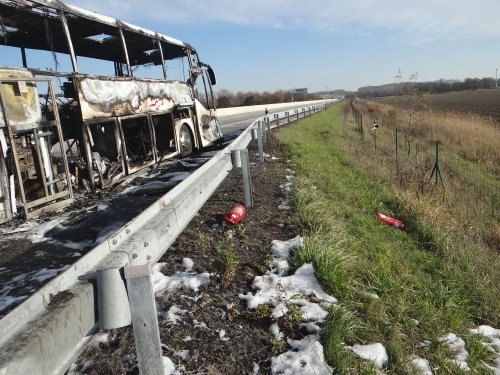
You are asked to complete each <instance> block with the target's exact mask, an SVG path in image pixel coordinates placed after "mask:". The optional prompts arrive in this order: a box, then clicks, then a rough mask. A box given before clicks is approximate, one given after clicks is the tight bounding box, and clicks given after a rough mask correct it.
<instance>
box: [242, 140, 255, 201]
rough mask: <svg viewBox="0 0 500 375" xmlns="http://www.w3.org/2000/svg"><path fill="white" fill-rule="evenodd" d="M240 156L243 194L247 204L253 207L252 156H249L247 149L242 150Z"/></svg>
mask: <svg viewBox="0 0 500 375" xmlns="http://www.w3.org/2000/svg"><path fill="white" fill-rule="evenodd" d="M240 158H241V169H242V172H243V195H244V196H245V206H247V207H253V197H252V177H251V175H250V158H249V157H248V150H247V149H244V150H241V151H240Z"/></svg>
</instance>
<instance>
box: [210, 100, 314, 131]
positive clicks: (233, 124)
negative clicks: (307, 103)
mask: <svg viewBox="0 0 500 375" xmlns="http://www.w3.org/2000/svg"><path fill="white" fill-rule="evenodd" d="M303 106H304V104H303V103H300V102H299V103H295V104H291V105H290V106H287V107H285V108H283V107H282V108H276V109H270V110H269V114H270V115H271V114H274V113H279V112H285V111H290V110H292V111H293V110H294V109H296V108H301V107H303ZM261 116H264V111H262V110H260V111H252V112H246V113H239V114H236V115H228V116H224V115H222V116H220V117H219V126H220V128H221V131H222V133H223V134H226V133H229V132H232V131H234V130H238V129H246V128H247V127H248V126H249V125H250V124H251V123H252V122H253V121H254V120H255V119H256V118H258V117H261Z"/></svg>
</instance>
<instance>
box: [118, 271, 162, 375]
mask: <svg viewBox="0 0 500 375" xmlns="http://www.w3.org/2000/svg"><path fill="white" fill-rule="evenodd" d="M125 279H126V280H127V291H128V298H129V302H130V312H131V315H132V326H133V329H134V339H135V347H136V351H137V361H138V365H139V372H140V373H141V374H148V375H164V371H163V358H162V357H163V355H162V351H161V341H160V330H159V327H158V315H157V311H156V302H155V296H154V293H153V285H152V283H151V265H150V263H149V262H148V263H147V264H144V265H139V266H125Z"/></svg>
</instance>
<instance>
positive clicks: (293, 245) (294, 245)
mask: <svg viewBox="0 0 500 375" xmlns="http://www.w3.org/2000/svg"><path fill="white" fill-rule="evenodd" d="M303 245H304V238H303V237H301V236H296V237H294V238H292V239H290V240H287V241H280V240H272V241H271V253H272V254H273V256H275V257H276V258H282V259H287V258H289V257H290V250H294V249H298V248H300V247H302V246H303Z"/></svg>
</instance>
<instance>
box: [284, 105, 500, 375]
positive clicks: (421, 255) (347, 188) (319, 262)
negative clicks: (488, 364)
mask: <svg viewBox="0 0 500 375" xmlns="http://www.w3.org/2000/svg"><path fill="white" fill-rule="evenodd" d="M351 125H352V124H351ZM353 128H354V127H353V126H350V125H349V124H344V123H343V122H342V108H341V107H340V106H337V107H334V108H332V109H330V110H328V111H325V112H323V113H321V114H319V115H317V116H314V117H313V118H310V119H307V120H305V121H303V122H301V123H299V124H297V125H296V126H292V127H289V128H286V129H283V130H282V131H281V132H280V133H279V137H280V139H281V141H282V143H283V144H284V145H286V147H287V148H288V149H289V151H290V153H291V155H292V160H293V162H294V163H295V164H296V168H295V169H296V176H297V177H296V179H295V188H294V196H293V202H294V205H295V209H296V211H297V214H298V216H299V218H300V220H301V222H302V227H303V228H304V235H305V238H306V241H305V246H304V248H303V249H302V250H301V251H299V252H297V253H296V254H295V255H294V258H293V259H292V264H293V265H294V266H296V267H298V266H300V265H301V264H303V263H305V262H312V263H313V264H314V266H315V270H316V272H317V274H318V277H319V279H320V281H321V282H322V283H323V285H324V288H325V290H327V291H328V292H329V293H331V294H332V295H333V296H334V297H336V298H337V299H338V300H339V304H338V305H337V306H335V307H334V308H333V309H332V311H331V313H330V318H329V321H328V324H327V329H326V334H325V356H326V358H327V360H328V362H329V363H330V365H331V366H333V367H334V368H335V369H336V371H339V372H341V373H350V374H359V373H370V371H371V368H370V366H369V365H366V364H364V363H363V362H361V361H360V360H359V358H357V357H356V356H354V355H352V353H348V352H346V351H345V350H343V346H344V345H352V344H355V343H373V342H381V343H382V344H384V345H385V347H386V348H387V350H388V351H389V355H390V365H389V367H388V368H387V369H386V370H385V371H386V373H390V374H411V373H412V369H411V367H410V365H409V358H410V355H411V354H417V355H421V356H424V355H425V357H424V358H426V359H428V360H429V361H430V362H431V365H432V366H433V367H435V366H440V373H443V374H447V373H448V374H454V373H456V367H453V366H452V365H450V364H449V363H448V359H449V358H450V355H449V353H448V352H447V348H446V347H445V346H443V345H435V346H433V348H432V350H427V349H426V348H422V347H421V345H420V343H421V342H423V341H424V340H430V341H432V342H436V340H437V339H438V338H439V337H440V336H443V335H445V334H446V333H448V332H453V333H456V334H457V335H460V334H464V333H465V332H467V330H468V329H469V328H473V327H475V326H476V325H477V324H479V323H481V324H490V325H492V326H498V323H499V321H498V320H499V316H500V314H499V312H500V311H499V307H498V301H499V300H500V295H499V290H498V284H496V286H495V284H494V281H495V280H498V267H497V268H496V274H488V273H487V272H491V269H493V270H494V269H495V268H494V267H486V266H485V267H482V265H485V264H487V263H488V262H491V261H492V259H493V261H496V262H497V263H498V255H497V254H494V257H492V255H491V254H486V255H485V258H484V259H483V258H481V256H482V255H484V254H482V253H481V254H468V253H466V252H462V251H458V249H457V248H455V247H454V244H453V243H452V242H450V241H449V237H447V235H446V233H443V232H441V231H440V228H439V226H434V225H429V224H428V223H426V222H424V220H422V219H420V218H419V215H418V214H417V213H416V212H417V211H416V210H414V209H413V207H407V206H405V205H404V204H403V203H402V202H401V201H400V200H399V199H398V198H397V195H396V194H395V193H393V192H392V191H391V188H390V185H388V184H386V183H385V182H384V180H383V178H381V177H380V176H378V175H377V173H376V170H373V169H372V168H364V166H363V165H362V164H360V163H359V162H358V160H357V158H356V157H355V149H354V151H353V145H352V143H351V140H352V138H353V137H355V136H356V135H355V134H354V131H353V130H352V129H353ZM351 132H352V133H351ZM377 212H382V213H386V214H389V215H393V216H396V217H399V218H402V219H404V220H405V221H406V224H407V226H408V227H409V230H407V231H400V230H397V229H394V228H391V227H388V226H387V225H385V224H383V223H381V222H379V221H377V220H376V214H377ZM374 295H376V296H374ZM416 321H418V324H416V323H415V322H416ZM474 353H475V357H474V358H475V360H474V361H472V362H471V364H470V365H471V367H473V370H474V371H476V372H477V373H481V371H483V373H484V370H482V368H481V359H482V358H484V354H482V353H481V352H480V351H479V350H476V351H475V352H474Z"/></svg>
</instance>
